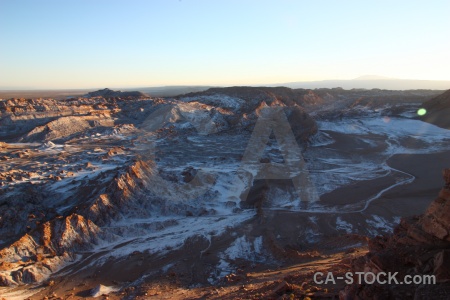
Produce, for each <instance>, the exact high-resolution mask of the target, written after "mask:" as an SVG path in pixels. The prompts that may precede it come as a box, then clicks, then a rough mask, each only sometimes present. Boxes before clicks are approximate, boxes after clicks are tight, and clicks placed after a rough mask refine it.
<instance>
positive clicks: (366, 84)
mask: <svg viewBox="0 0 450 300" xmlns="http://www.w3.org/2000/svg"><path fill="white" fill-rule="evenodd" d="M269 86H286V87H290V88H293V89H296V88H307V89H316V88H335V87H341V88H343V89H384V90H417V89H426V90H448V89H450V80H417V79H396V78H388V77H384V76H378V75H364V76H361V77H358V78H355V79H351V80H321V81H298V82H288V83H280V84H275V85H269Z"/></svg>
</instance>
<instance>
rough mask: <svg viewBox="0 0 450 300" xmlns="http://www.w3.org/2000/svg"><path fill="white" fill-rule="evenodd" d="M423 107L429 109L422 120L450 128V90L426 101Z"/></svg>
mask: <svg viewBox="0 0 450 300" xmlns="http://www.w3.org/2000/svg"><path fill="white" fill-rule="evenodd" d="M423 108H425V109H426V110H427V113H426V114H425V115H424V116H422V117H421V120H424V121H426V122H429V123H432V124H435V125H437V126H440V127H443V128H450V118H449V116H450V90H449V91H446V92H445V93H443V94H441V95H439V96H437V97H434V98H433V99H431V100H429V101H426V102H425V103H424V104H423Z"/></svg>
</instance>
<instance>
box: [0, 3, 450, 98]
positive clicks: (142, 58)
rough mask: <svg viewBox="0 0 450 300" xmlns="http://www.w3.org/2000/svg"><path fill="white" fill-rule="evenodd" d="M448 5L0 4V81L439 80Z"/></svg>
mask: <svg viewBox="0 0 450 300" xmlns="http://www.w3.org/2000/svg"><path fill="white" fill-rule="evenodd" d="M449 11H450V1H448V0H444V1H411V0H409V1H402V0H397V1H392V0H391V1H384V0H377V1H371V0H367V1H360V0H359V1H350V0H342V1H332V0H329V1H324V0H314V1H313V0H309V1H293V0H291V1H287V0H285V1H283V0H281V1H264V0H259V1H253V0H247V1H246V0H240V1H234V0H222V1H219V0H216V1H213V0H210V1H206V0H203V1H201V0H148V1H138V0H134V1H114V0H108V1H102V0H89V1H88V0H86V1H84V0H77V1H74V0H67V1H60V0H58V1H46V0H40V1H24V0H0V88H2V89H64V88H94V87H95V88H99V87H110V88H112V87H146V86H162V85H263V84H273V83H283V82H294V81H314V80H329V79H352V78H356V77H359V76H362V75H367V74H375V75H381V76H387V77H392V78H407V79H425V80H450V18H449V17H448V12H449Z"/></svg>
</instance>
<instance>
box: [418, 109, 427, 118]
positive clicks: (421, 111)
mask: <svg viewBox="0 0 450 300" xmlns="http://www.w3.org/2000/svg"><path fill="white" fill-rule="evenodd" d="M426 113H427V110H426V109H425V108H421V109H419V110H418V111H417V114H418V115H419V116H424V115H425V114H426Z"/></svg>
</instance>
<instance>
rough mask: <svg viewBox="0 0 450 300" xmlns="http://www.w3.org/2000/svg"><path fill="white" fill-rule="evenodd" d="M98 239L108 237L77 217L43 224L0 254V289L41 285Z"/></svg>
mask: <svg viewBox="0 0 450 300" xmlns="http://www.w3.org/2000/svg"><path fill="white" fill-rule="evenodd" d="M101 239H109V235H108V234H107V233H104V232H103V231H102V230H101V229H100V228H99V227H98V226H96V225H95V224H94V223H93V222H92V221H90V220H88V219H86V218H84V217H82V216H80V215H77V214H72V215H69V216H67V217H62V216H61V217H57V218H55V219H54V220H51V221H48V222H45V223H43V224H42V225H41V226H39V228H37V229H36V230H34V231H32V232H30V233H27V234H25V235H24V236H22V237H21V238H20V239H19V240H18V241H16V242H14V243H13V244H11V245H10V246H9V247H6V248H3V249H2V250H0V285H8V286H9V285H16V284H23V283H35V282H41V281H43V280H45V279H46V278H47V277H48V276H49V275H50V274H51V273H53V272H55V271H56V270H58V269H60V268H61V267H62V266H64V265H65V264H66V263H68V262H69V261H71V260H74V259H75V253H76V252H77V251H80V250H86V249H92V247H93V246H94V245H95V244H97V243H98V242H99V241H100V240H101Z"/></svg>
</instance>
